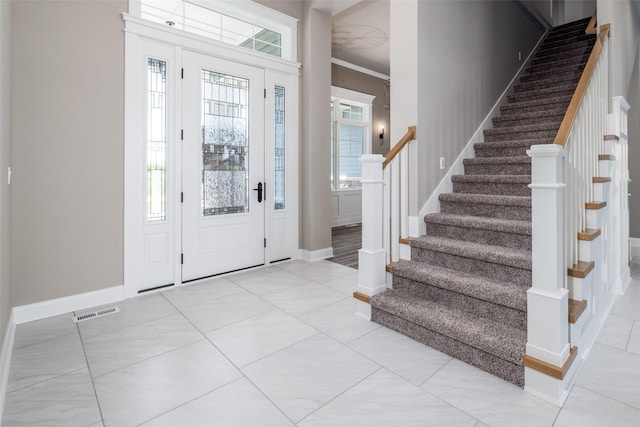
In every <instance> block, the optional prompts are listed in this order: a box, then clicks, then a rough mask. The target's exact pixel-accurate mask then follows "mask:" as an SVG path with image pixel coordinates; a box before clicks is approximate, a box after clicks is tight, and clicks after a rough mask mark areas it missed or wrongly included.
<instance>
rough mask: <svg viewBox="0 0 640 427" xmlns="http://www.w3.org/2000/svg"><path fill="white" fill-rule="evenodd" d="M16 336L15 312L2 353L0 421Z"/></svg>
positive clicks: (0, 358) (3, 342)
mask: <svg viewBox="0 0 640 427" xmlns="http://www.w3.org/2000/svg"><path fill="white" fill-rule="evenodd" d="M15 336H16V323H15V322H14V320H13V312H11V313H10V314H9V320H8V321H7V330H6V331H5V333H4V340H2V350H1V351H0V420H2V413H3V411H4V397H5V395H6V394H7V382H8V381H9V368H10V367H11V354H12V353H13V341H14V338H15Z"/></svg>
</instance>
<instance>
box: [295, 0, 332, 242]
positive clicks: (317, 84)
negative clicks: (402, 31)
mask: <svg viewBox="0 0 640 427" xmlns="http://www.w3.org/2000/svg"><path fill="white" fill-rule="evenodd" d="M302 46H303V49H302V103H301V109H300V112H301V117H302V139H301V141H300V151H301V161H300V170H301V182H300V200H301V205H300V210H301V217H300V219H301V220H300V222H301V246H302V249H305V250H308V251H316V250H320V249H325V248H329V247H331V204H330V203H329V201H330V197H331V191H330V185H331V182H330V175H329V169H330V167H331V158H330V156H331V154H330V145H329V141H330V138H331V133H330V131H331V129H330V126H329V123H331V111H330V109H329V104H330V102H331V16H330V15H329V13H328V12H323V11H320V10H316V9H311V8H310V5H309V2H305V3H304V4H303V21H302Z"/></svg>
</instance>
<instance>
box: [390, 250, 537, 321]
mask: <svg viewBox="0 0 640 427" xmlns="http://www.w3.org/2000/svg"><path fill="white" fill-rule="evenodd" d="M391 272H392V274H393V275H394V277H396V276H398V277H403V278H405V279H409V280H412V281H414V282H417V283H426V284H428V285H429V286H434V287H438V288H441V289H445V290H448V291H451V292H456V293H459V294H462V295H466V296H468V297H471V298H475V299H479V300H482V301H486V302H490V303H493V304H497V305H501V306H504V307H509V308H512V309H514V310H519V311H526V310H527V289H526V288H524V287H523V286H519V285H514V284H513V283H509V282H502V281H499V280H494V279H490V278H487V277H482V276H476V275H475V274H471V273H466V272H464V271H457V270H451V269H448V268H445V267H440V266H437V265H430V264H423V263H419V262H414V261H407V262H403V263H401V264H397V265H395V266H394V267H393V268H392V269H391ZM460 308H464V307H460ZM467 311H468V310H467Z"/></svg>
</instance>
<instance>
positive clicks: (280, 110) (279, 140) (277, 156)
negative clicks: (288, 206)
mask: <svg viewBox="0 0 640 427" xmlns="http://www.w3.org/2000/svg"><path fill="white" fill-rule="evenodd" d="M284 100H285V96H284V88H283V87H282V86H276V87H275V107H274V111H275V136H274V146H275V148H274V150H275V152H274V169H275V170H274V177H275V183H274V194H275V206H274V208H275V209H276V210H278V209H284V208H285V191H284V190H285V179H284V178H285V156H284V150H285V127H284V113H285V111H284Z"/></svg>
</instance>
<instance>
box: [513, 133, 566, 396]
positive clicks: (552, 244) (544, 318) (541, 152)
mask: <svg viewBox="0 0 640 427" xmlns="http://www.w3.org/2000/svg"><path fill="white" fill-rule="evenodd" d="M527 154H528V155H529V157H531V184H530V185H529V187H530V188H531V226H532V286H531V288H530V289H529V290H528V291H527V347H526V356H525V360H524V365H525V388H527V389H529V390H530V391H531V392H533V393H535V394H539V395H541V396H543V397H545V398H547V399H549V400H552V401H556V402H559V401H561V400H563V399H564V398H565V397H566V395H563V393H564V391H563V388H562V387H561V383H562V378H557V377H555V378H554V377H552V376H548V375H547V374H545V373H542V372H541V371H540V370H538V369H536V367H538V366H540V365H541V362H542V364H545V363H546V364H549V365H553V366H554V367H557V368H562V367H563V366H565V364H566V362H567V360H568V359H569V357H570V345H569V322H568V310H569V308H568V294H569V291H568V290H567V289H565V285H564V283H565V277H566V274H567V269H566V265H565V255H564V252H563V245H564V217H563V211H564V188H565V184H564V182H563V181H564V176H563V166H564V160H563V158H564V148H563V147H561V146H560V145H555V144H545V145H534V146H532V147H531V149H530V150H528V151H527Z"/></svg>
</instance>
